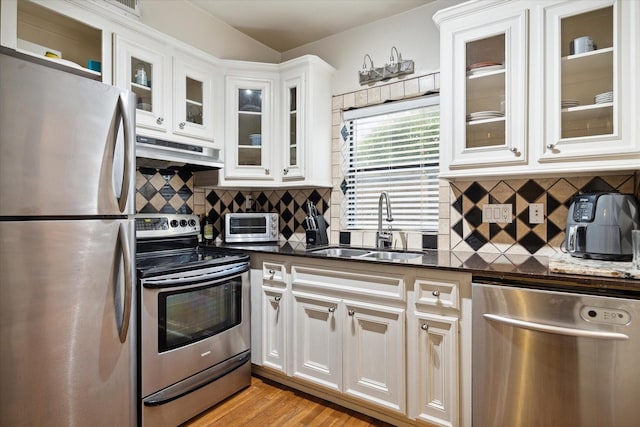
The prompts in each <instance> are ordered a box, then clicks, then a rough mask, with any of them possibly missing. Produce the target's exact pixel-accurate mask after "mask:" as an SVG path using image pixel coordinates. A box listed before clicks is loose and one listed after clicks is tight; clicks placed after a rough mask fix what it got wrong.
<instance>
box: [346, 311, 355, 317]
mask: <svg viewBox="0 0 640 427" xmlns="http://www.w3.org/2000/svg"><path fill="white" fill-rule="evenodd" d="M347 314H349V316H353V315H354V314H356V312H355V311H353V310H349V311H348V312H347Z"/></svg>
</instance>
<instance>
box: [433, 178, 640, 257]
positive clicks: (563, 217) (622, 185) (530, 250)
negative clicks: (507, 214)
mask: <svg viewBox="0 0 640 427" xmlns="http://www.w3.org/2000/svg"><path fill="white" fill-rule="evenodd" d="M636 180H637V178H636V176H635V175H634V174H626V175H625V174H622V175H604V176H583V177H569V178H537V179H509V180H480V181H472V182H458V181H456V182H452V183H450V185H449V191H450V201H451V204H450V212H449V218H448V219H442V218H441V222H443V221H445V222H448V224H445V227H444V228H445V229H448V230H450V231H449V236H448V237H449V247H450V249H451V250H453V251H478V252H492V253H513V254H523V255H524V254H538V255H552V254H554V253H556V252H558V251H559V250H560V246H561V245H562V243H563V241H564V237H565V226H566V221H567V212H568V209H569V206H570V205H571V202H572V200H573V196H574V195H576V194H580V193H590V192H599V191H619V192H621V193H628V194H634V193H636V192H637V191H638V189H637V184H636ZM487 203H492V204H493V203H500V204H510V205H511V206H512V211H513V218H514V220H513V222H512V223H507V224H488V223H483V222H482V206H483V205H485V204H487ZM530 203H542V204H543V205H544V212H543V213H544V216H545V221H544V223H542V224H529V204H530ZM441 225H442V224H441ZM443 240H446V238H445V239H443ZM442 246H443V245H441V246H440V247H441V248H442Z"/></svg>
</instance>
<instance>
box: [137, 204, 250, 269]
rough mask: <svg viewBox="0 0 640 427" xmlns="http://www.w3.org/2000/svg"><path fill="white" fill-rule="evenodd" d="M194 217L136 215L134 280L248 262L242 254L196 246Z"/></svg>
mask: <svg viewBox="0 0 640 427" xmlns="http://www.w3.org/2000/svg"><path fill="white" fill-rule="evenodd" d="M197 218H198V217H197V216H196V215H182V214H138V215H136V252H137V254H136V268H137V271H138V276H139V277H141V278H143V277H151V276H157V275H160V274H170V273H178V272H182V271H193V270H199V269H204V268H208V267H211V266H214V265H215V266H218V265H224V264H233V263H239V262H249V256H248V255H246V254H243V253H235V252H229V251H223V250H220V249H216V248H207V247H201V246H198V238H197V236H198V234H199V230H200V225H199V223H196V225H193V224H194V222H195V221H196V220H197Z"/></svg>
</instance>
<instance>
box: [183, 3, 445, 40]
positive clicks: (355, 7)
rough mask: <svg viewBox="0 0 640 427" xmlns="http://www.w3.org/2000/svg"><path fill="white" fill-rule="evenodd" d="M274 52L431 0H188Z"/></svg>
mask: <svg viewBox="0 0 640 427" xmlns="http://www.w3.org/2000/svg"><path fill="white" fill-rule="evenodd" d="M188 1H190V2H191V3H193V4H195V5H197V6H199V7H200V8H202V9H203V10H205V11H207V12H209V13H211V14H212V15H213V16H215V17H216V18H218V19H220V20H222V21H224V22H226V23H227V24H229V25H231V26H232V27H234V28H235V29H237V30H239V31H241V32H243V33H244V34H246V35H248V36H249V37H251V38H253V39H255V40H257V41H259V42H261V43H263V44H264V45H266V46H269V47H270V48H272V49H274V50H276V51H278V52H285V51H287V50H290V49H293V48H296V47H298V46H302V45H304V44H307V43H311V42H314V41H316V40H320V39H323V38H325V37H328V36H330V35H333V34H337V33H341V32H343V31H346V30H348V29H350V28H354V27H358V26H360V25H364V24H368V23H370V22H373V21H377V20H379V19H383V18H386V17H388V16H392V15H397V14H399V13H402V12H406V11H407V10H410V9H414V8H416V7H419V6H422V5H424V4H427V3H431V2H432V1H434V0H188Z"/></svg>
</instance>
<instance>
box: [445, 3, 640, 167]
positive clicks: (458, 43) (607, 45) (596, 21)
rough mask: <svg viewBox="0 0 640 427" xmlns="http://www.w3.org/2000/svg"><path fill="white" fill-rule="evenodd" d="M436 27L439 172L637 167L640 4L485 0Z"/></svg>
mask: <svg viewBox="0 0 640 427" xmlns="http://www.w3.org/2000/svg"><path fill="white" fill-rule="evenodd" d="M434 21H435V22H436V23H437V24H438V25H439V26H440V31H441V71H442V73H441V88H442V89H441V94H442V97H441V105H442V118H441V127H442V131H441V141H442V143H443V146H444V147H443V150H442V151H441V170H442V176H443V177H449V178H455V177H466V178H471V177H476V176H479V175H480V176H500V175H505V174H509V175H530V174H532V173H550V172H554V173H558V172H562V173H565V172H567V171H573V172H581V171H585V170H589V171H595V170H602V171H604V170H629V169H637V167H638V164H640V141H639V138H638V136H639V135H640V132H639V124H638V122H639V121H638V120H637V117H638V109H639V108H640V107H639V106H640V102H639V99H640V83H639V82H638V78H637V76H638V72H639V71H640V66H639V63H640V61H639V60H638V57H639V56H640V41H639V39H640V37H638V31H639V29H640V2H635V1H624V0H622V1H620V0H593V1H588V2H576V1H566V0H546V1H545V0H540V1H533V0H515V1H510V2H506V1H503V0H488V1H483V2H467V3H462V4H460V5H456V6H454V7H451V8H448V9H444V10H441V11H439V12H437V13H436V14H435V15H434Z"/></svg>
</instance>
